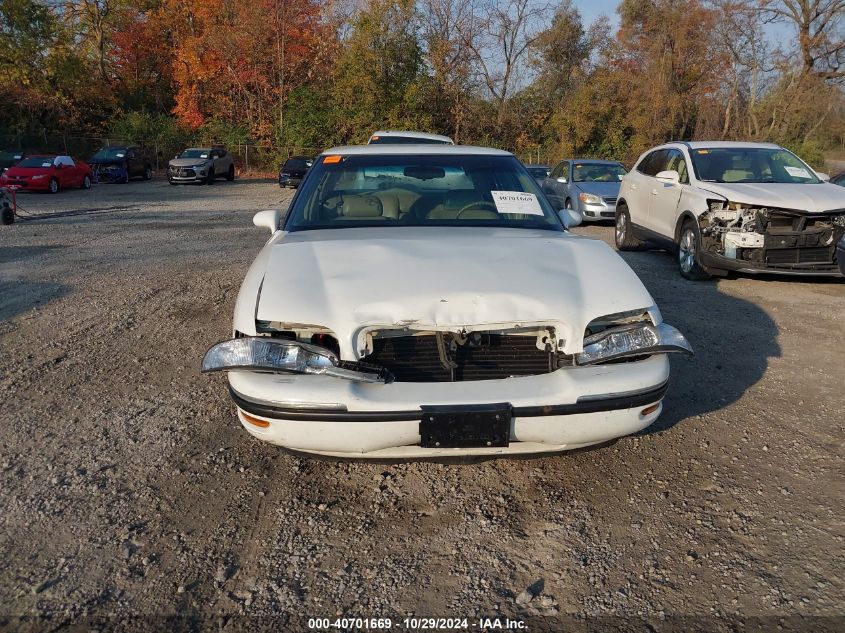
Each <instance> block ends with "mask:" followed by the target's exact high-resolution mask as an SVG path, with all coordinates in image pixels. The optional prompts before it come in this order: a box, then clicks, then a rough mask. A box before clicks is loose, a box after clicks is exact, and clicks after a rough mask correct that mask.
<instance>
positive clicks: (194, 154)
mask: <svg viewBox="0 0 845 633" xmlns="http://www.w3.org/2000/svg"><path fill="white" fill-rule="evenodd" d="M208 157H209V151H208V150H207V149H186V150H184V151H183V152H182V153H181V154H179V158H208Z"/></svg>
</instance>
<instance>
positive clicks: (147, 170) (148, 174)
mask: <svg viewBox="0 0 845 633" xmlns="http://www.w3.org/2000/svg"><path fill="white" fill-rule="evenodd" d="M152 179H153V168H152V167H150V166H149V165H147V166H146V167H144V180H152Z"/></svg>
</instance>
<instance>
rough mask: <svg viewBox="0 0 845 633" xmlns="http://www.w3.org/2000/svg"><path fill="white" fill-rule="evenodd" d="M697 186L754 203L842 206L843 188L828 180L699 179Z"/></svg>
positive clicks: (819, 208) (818, 208) (823, 208)
mask: <svg viewBox="0 0 845 633" xmlns="http://www.w3.org/2000/svg"><path fill="white" fill-rule="evenodd" d="M699 186H700V187H701V188H702V189H704V190H706V191H710V192H712V193H715V194H717V195H719V196H722V197H724V198H725V199H727V200H729V201H731V202H739V203H743V204H748V205H752V206H755V207H768V208H778V209H794V210H800V211H807V212H809V213H824V212H828V211H837V210H845V188H843V187H840V186H838V185H833V184H831V183H828V182H822V183H818V184H787V183H731V184H728V183H717V182H703V181H702V182H700V184H699Z"/></svg>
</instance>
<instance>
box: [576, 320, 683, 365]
mask: <svg viewBox="0 0 845 633" xmlns="http://www.w3.org/2000/svg"><path fill="white" fill-rule="evenodd" d="M666 352H683V353H685V354H690V355H692V354H693V351H692V346H690V344H689V342H688V341H687V339H685V338H684V335H683V334H681V333H680V332H679V331H678V330H676V329H675V328H673V327H672V326H671V325H667V324H666V323H661V324H660V325H651V324H642V325H640V324H637V325H623V326H620V327H613V328H608V329H606V330H604V331H603V332H599V333H598V334H593V335H592V336H588V337H586V338H585V339H584V351H583V352H581V353H580V354H578V355H576V356H575V362H576V363H577V364H578V365H594V364H596V363H603V362H607V361H610V360H614V359H617V358H624V357H626V356H643V355H648V354H657V353H666Z"/></svg>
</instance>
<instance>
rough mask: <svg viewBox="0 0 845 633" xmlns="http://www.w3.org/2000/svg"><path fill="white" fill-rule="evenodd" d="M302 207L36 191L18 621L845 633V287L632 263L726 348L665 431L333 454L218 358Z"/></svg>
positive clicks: (5, 307) (23, 285) (129, 189)
mask: <svg viewBox="0 0 845 633" xmlns="http://www.w3.org/2000/svg"><path fill="white" fill-rule="evenodd" d="M290 196H291V193H290V191H286V192H282V191H280V190H279V188H278V186H276V185H275V184H274V183H273V182H272V181H270V180H264V181H236V182H234V183H226V182H219V183H217V184H216V185H214V186H213V187H208V186H183V187H170V186H168V185H167V183H165V182H163V181H161V180H154V181H152V182H149V183H147V182H138V183H132V184H129V185H99V186H96V187H95V188H94V189H93V190H91V191H68V192H61V193H59V194H57V195H55V196H50V195H46V194H42V195H38V194H23V195H21V196H20V204H21V206H22V207H23V208H24V209H25V210H26V211H27V212H28V213H29V214H32V215H39V216H40V217H38V219H30V220H23V219H22V220H21V221H19V222H18V223H16V224H15V225H13V226H5V227H0V401H2V407H0V605H2V609H0V629H8V630H24V631H40V630H56V629H67V628H70V629H74V630H85V631H87V630H92V629H96V630H108V629H112V628H118V629H121V630H142V629H147V630H162V629H164V628H170V629H181V630H199V629H204V628H213V629H215V630H219V631H230V630H256V629H260V628H266V629H271V630H275V631H297V630H304V629H306V628H307V626H308V622H307V619H308V618H315V617H328V618H335V617H336V616H349V617H362V618H363V617H366V618H390V619H391V620H392V627H391V628H392V630H410V628H411V627H410V625H409V626H405V625H404V623H403V620H404V618H406V617H409V616H411V615H414V616H437V617H443V618H447V617H449V618H468V622H467V626H468V630H483V629H485V628H490V627H489V626H487V624H489V623H485V622H483V621H481V622H479V618H483V617H494V616H495V615H497V614H498V615H501V616H508V617H509V618H510V619H512V620H517V621H520V622H522V623H524V624H525V625H526V626H527V627H528V630H532V631H561V630H567V631H572V630H578V631H580V630H596V631H599V630H631V629H635V630H641V631H675V630H677V631H696V630H701V631H711V630H719V631H733V630H746V631H750V630H761V631H768V630H775V629H778V628H781V629H783V630H788V631H789V630H796V631H797V630H830V631H833V630H843V627H845V586H844V585H843V573H845V571H844V570H845V547H843V536H844V535H845V530H843V507H845V503H843V491H844V490H845V485H843V444H842V438H843V421H845V416H843V404H845V395H843V386H844V385H845V336H843V326H844V325H845V323H844V322H843V320H844V319H843V314H845V283H842V282H839V281H796V280H790V279H777V278H752V277H741V276H740V277H729V278H727V279H722V280H718V281H708V282H699V283H695V282H688V281H685V280H683V279H682V278H681V277H680V276H679V275H678V273H677V272H676V268H675V265H674V260H673V258H672V257H670V256H669V255H667V254H665V253H660V252H643V253H630V254H628V253H626V254H625V259H626V260H627V261H628V262H629V264H630V265H631V266H632V267H633V268H634V270H635V271H636V272H637V273H638V274H639V276H640V277H641V278H642V280H643V281H644V283H645V284H646V286H647V287H648V289H649V290H650V291H651V293H652V294H653V296H654V297H655V299H656V300H657V302H658V304H659V305H660V307H661V309H662V311H663V314H664V317H665V319H666V320H667V321H668V322H669V323H671V324H673V325H675V326H677V327H679V328H680V329H681V330H682V331H683V332H684V333H685V334H686V335H687V337H688V338H689V340H690V341H691V343H692V345H693V346H694V348H695V350H696V352H697V355H696V356H695V357H694V358H691V359H687V358H673V359H672V371H673V375H672V380H671V386H670V391H669V394H668V396H667V398H666V401H665V412H664V414H663V416H662V418H661V419H660V420H659V421H658V423H657V424H656V425H655V426H653V427H652V428H649V429H647V430H646V431H644V432H643V433H641V434H639V435H638V436H635V437H628V438H624V439H622V440H620V441H619V442H618V443H617V444H615V445H613V446H610V447H606V448H602V449H599V450H594V451H588V452H579V453H569V454H561V455H555V456H551V457H543V458H537V459H498V460H488V461H472V462H467V463H457V464H455V463H432V462H422V463H399V464H391V463H368V462H348V461H340V462H337V461H325V460H315V459H310V458H306V457H301V456H295V455H290V454H288V453H285V452H283V451H281V450H279V449H278V448H276V447H273V446H268V445H265V444H262V443H260V442H258V441H257V440H254V439H252V438H251V437H250V436H249V435H248V434H247V433H246V432H245V431H244V430H242V429H241V428H240V426H239V424H238V423H237V421H236V419H235V417H234V408H233V405H232V404H231V402H230V400H229V396H228V394H227V391H226V388H225V378H224V377H223V376H212V377H207V376H201V375H200V374H199V371H198V369H199V363H200V359H201V357H202V355H203V353H204V352H205V351H206V349H207V348H208V347H209V346H210V345H211V344H213V343H215V342H217V341H218V340H222V339H224V338H226V337H227V335H228V333H229V331H230V324H231V315H232V310H233V306H234V301H235V297H236V294H237V291H238V287H239V285H240V281H241V279H242V278H243V276H244V273H245V271H246V269H247V266H248V265H249V263H250V262H251V261H252V259H253V257H254V256H255V254H256V252H257V251H258V249H259V248H260V247H261V245H262V244H263V243H264V241H265V240H266V239H267V237H268V236H267V234H266V232H265V231H263V230H260V229H257V228H255V227H253V226H252V223H251V216H252V214H253V213H254V212H255V211H257V210H260V209H264V208H279V207H281V208H284V207H286V201H287V200H288V199H289V198H290ZM577 232H579V233H582V234H586V235H590V236H594V237H596V238H599V239H604V240H608V241H610V240H611V239H612V227H610V226H587V227H580V228H578V229H577ZM502 622H504V621H502ZM418 624H419V623H418ZM341 628H342V629H343V630H347V629H351V628H352V627H349V626H346V627H341ZM418 628H422V627H418ZM323 630H325V629H323ZM335 630H339V629H335ZM371 630H376V628H371Z"/></svg>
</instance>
